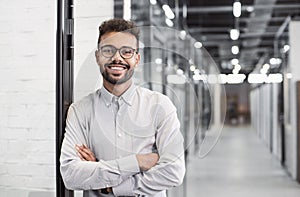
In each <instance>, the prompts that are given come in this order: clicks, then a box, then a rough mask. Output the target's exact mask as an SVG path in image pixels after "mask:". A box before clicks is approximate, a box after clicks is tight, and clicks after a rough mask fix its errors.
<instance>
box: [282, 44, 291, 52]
mask: <svg viewBox="0 0 300 197" xmlns="http://www.w3.org/2000/svg"><path fill="white" fill-rule="evenodd" d="M289 50H290V45H288V44H286V45H284V46H283V52H284V53H286V52H288V51H289Z"/></svg>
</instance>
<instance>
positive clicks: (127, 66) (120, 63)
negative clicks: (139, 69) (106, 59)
mask: <svg viewBox="0 0 300 197" xmlns="http://www.w3.org/2000/svg"><path fill="white" fill-rule="evenodd" d="M113 64H119V65H122V66H125V67H126V68H127V69H129V68H130V66H129V65H128V64H125V63H122V62H116V61H112V62H110V63H107V64H104V66H105V67H107V66H110V65H113Z"/></svg>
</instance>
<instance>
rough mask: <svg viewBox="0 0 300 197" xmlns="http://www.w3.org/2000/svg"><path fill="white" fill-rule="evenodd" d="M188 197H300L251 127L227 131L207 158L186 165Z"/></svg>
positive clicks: (295, 183) (231, 128)
mask: <svg viewBox="0 0 300 197" xmlns="http://www.w3.org/2000/svg"><path fill="white" fill-rule="evenodd" d="M186 196H187V197H201V196H206V197H207V196H209V197H223V196H224V197H248V196H249V197H250V196H251V197H299V196H300V185H299V184H298V183H297V182H296V181H293V180H292V179H291V177H289V176H288V175H287V174H286V172H285V171H284V169H283V168H282V167H281V166H280V163H279V161H278V160H276V159H275V158H274V157H273V156H272V155H271V154H270V152H269V150H268V148H267V146H266V145H264V144H263V142H262V141H260V139H259V138H258V136H257V135H256V133H255V132H254V131H253V130H251V128H250V127H224V129H223V132H222V135H221V138H220V140H219V142H218V144H217V145H216V147H215V148H214V149H213V151H212V152H211V153H210V154H208V155H207V156H206V157H205V158H203V159H200V158H198V159H197V158H195V157H193V159H190V161H188V164H187V188H186Z"/></svg>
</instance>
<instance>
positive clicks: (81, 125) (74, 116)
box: [60, 106, 185, 196]
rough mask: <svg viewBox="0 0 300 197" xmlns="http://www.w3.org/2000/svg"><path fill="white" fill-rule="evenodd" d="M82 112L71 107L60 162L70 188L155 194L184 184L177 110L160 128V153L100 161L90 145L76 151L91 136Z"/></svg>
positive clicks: (181, 145)
mask: <svg viewBox="0 0 300 197" xmlns="http://www.w3.org/2000/svg"><path fill="white" fill-rule="evenodd" d="M81 114H82V113H80V112H79V109H78V108H76V107H75V106H71V107H70V109H69V112H68V118H67V122H66V124H67V126H66V133H65V138H64V141H63V144H62V150H61V158H60V161H61V174H62V177H63V180H64V183H65V185H66V187H67V188H69V189H73V190H75V189H79V190H98V189H101V188H110V187H112V188H113V192H114V195H115V196H120V195H122V196H134V195H136V194H140V195H154V194H155V193H158V192H160V191H163V190H166V189H169V188H171V187H174V186H178V185H180V184H181V183H182V180H183V177H184V174H185V164H184V155H183V153H184V149H183V138H182V135H181V133H180V130H179V121H178V118H177V114H176V111H175V110H173V111H172V112H171V113H170V114H168V115H167V116H166V117H164V119H163V120H162V121H161V122H160V124H159V126H158V128H157V135H156V146H157V151H158V154H156V153H149V154H137V155H135V154H133V155H129V156H125V157H122V158H119V159H114V160H109V161H104V160H102V159H101V158H98V159H99V161H96V157H95V156H94V154H93V153H92V152H89V151H90V150H89V149H88V148H87V147H85V148H84V147H81V148H80V147H77V152H79V153H80V154H79V155H77V154H76V150H75V145H76V144H87V139H88V137H87V133H86V125H85V119H84V117H81ZM78 148H79V150H80V151H78ZM84 153H85V154H84ZM91 161H96V162H91Z"/></svg>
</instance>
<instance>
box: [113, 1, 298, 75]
mask: <svg viewBox="0 0 300 197" xmlns="http://www.w3.org/2000/svg"><path fill="white" fill-rule="evenodd" d="M114 1H115V16H116V17H122V11H123V6H124V4H123V2H124V0H114ZM131 1H132V5H131V8H132V10H133V11H132V17H133V18H132V19H133V20H135V21H136V22H139V21H143V25H147V22H145V21H147V19H148V18H147V14H146V13H147V12H149V2H147V1H139V0H131ZM151 1H152V0H150V2H151ZM153 1H155V0H153ZM234 1H236V0H156V2H157V6H158V7H159V9H160V10H161V12H160V13H162V12H163V11H162V8H161V7H162V5H163V4H168V5H169V6H170V7H171V9H172V10H173V12H174V13H175V15H176V17H175V19H174V22H175V23H178V24H176V26H178V25H179V26H181V29H184V30H186V31H187V32H188V33H189V34H190V35H191V36H192V37H193V38H195V39H196V40H198V41H200V42H202V44H203V46H204V48H205V49H206V50H207V51H208V52H209V54H210V55H211V56H212V58H213V59H214V61H215V62H216V64H217V65H218V67H219V69H220V72H221V73H224V74H229V73H232V69H233V67H234V66H233V65H232V64H231V60H232V59H233V58H237V59H238V60H239V64H240V66H241V70H240V71H239V73H243V74H249V73H250V72H252V71H253V70H254V69H255V68H256V67H258V66H261V65H263V64H264V63H267V62H268V61H269V59H270V58H272V57H279V56H280V54H279V51H280V48H278V47H275V48H274V46H279V45H280V47H282V46H283V45H284V44H288V25H287V24H288V22H289V21H290V20H300V0H240V2H241V5H242V9H241V10H242V12H241V16H240V17H239V18H235V17H234V16H233V13H232V10H233V9H232V6H233V2H234ZM184 8H187V9H184ZM150 17H152V20H151V21H152V22H153V21H156V24H162V23H164V16H163V15H161V14H158V15H157V16H155V15H154V16H151V15H150ZM148 25H149V24H148ZM150 25H153V24H151V23H150ZM164 25H166V24H164ZM233 28H237V29H239V31H240V36H239V38H238V40H235V41H233V40H231V38H230V30H231V29H233ZM277 41H278V44H277ZM233 45H236V46H238V47H239V53H238V54H236V55H234V54H232V52H231V47H232V46H233ZM277 49H278V50H277ZM280 69H281V66H280V65H277V66H273V67H272V65H271V70H270V72H272V71H273V72H278V71H280Z"/></svg>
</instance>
